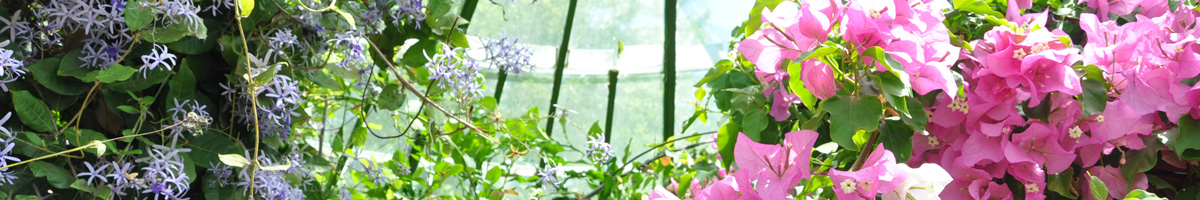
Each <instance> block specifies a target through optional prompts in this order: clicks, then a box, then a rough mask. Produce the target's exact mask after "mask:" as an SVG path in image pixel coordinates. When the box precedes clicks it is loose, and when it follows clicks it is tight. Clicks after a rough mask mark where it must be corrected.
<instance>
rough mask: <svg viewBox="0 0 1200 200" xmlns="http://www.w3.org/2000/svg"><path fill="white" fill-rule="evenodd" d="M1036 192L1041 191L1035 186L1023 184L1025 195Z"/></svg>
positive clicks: (1033, 184)
mask: <svg viewBox="0 0 1200 200" xmlns="http://www.w3.org/2000/svg"><path fill="white" fill-rule="evenodd" d="M1038 192H1041V189H1039V188H1038V185H1037V184H1035V183H1025V193H1038Z"/></svg>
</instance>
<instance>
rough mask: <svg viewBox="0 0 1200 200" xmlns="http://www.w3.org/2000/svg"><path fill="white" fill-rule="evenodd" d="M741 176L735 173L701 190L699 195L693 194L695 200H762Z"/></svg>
mask: <svg viewBox="0 0 1200 200" xmlns="http://www.w3.org/2000/svg"><path fill="white" fill-rule="evenodd" d="M744 176H746V175H744V174H741V171H739V172H737V173H734V175H733V176H728V177H725V179H721V181H717V182H716V183H713V184H712V185H710V186H708V187H705V188H704V189H703V190H699V193H695V192H693V193H692V197H694V198H695V200H728V199H734V200H761V199H763V198H762V197H759V196H758V193H756V192H755V191H754V188H751V187H750V181H748V180H746V178H745V177H744Z"/></svg>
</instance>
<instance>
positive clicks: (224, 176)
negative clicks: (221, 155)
mask: <svg viewBox="0 0 1200 200" xmlns="http://www.w3.org/2000/svg"><path fill="white" fill-rule="evenodd" d="M208 165H209V167H208V173H210V174H212V175H213V176H216V177H217V180H216V181H214V182H212V184H214V185H222V186H223V185H228V184H229V179H230V177H232V176H233V170H232V169H230V168H229V166H225V165H221V164H216V163H208Z"/></svg>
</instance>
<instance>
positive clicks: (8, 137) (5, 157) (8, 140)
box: [0, 112, 21, 185]
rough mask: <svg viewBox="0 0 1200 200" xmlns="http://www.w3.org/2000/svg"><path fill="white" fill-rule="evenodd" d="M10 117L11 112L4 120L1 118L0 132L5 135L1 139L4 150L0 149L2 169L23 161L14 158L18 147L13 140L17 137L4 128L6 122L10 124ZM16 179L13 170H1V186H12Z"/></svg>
mask: <svg viewBox="0 0 1200 200" xmlns="http://www.w3.org/2000/svg"><path fill="white" fill-rule="evenodd" d="M9 117H12V113H11V112H10V113H7V114H4V118H0V132H3V133H4V138H3V139H0V148H3V149H0V167H5V166H8V165H9V164H13V163H17V162H21V159H18V158H17V157H12V150H13V146H15V145H16V144H14V143H13V139H14V138H16V137H14V136H13V135H12V132H9V131H8V128H4V126H3V125H4V123H5V122H8V119H9ZM16 179H17V176H16V175H15V174H13V172H12V170H9V169H8V168H4V169H0V185H3V184H9V185H12V184H13V180H16Z"/></svg>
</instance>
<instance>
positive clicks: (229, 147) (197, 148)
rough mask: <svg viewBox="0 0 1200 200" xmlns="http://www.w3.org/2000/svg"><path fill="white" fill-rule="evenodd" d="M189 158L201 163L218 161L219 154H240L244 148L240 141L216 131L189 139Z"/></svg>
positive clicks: (206, 163)
mask: <svg viewBox="0 0 1200 200" xmlns="http://www.w3.org/2000/svg"><path fill="white" fill-rule="evenodd" d="M190 141H191V142H190V144H191V146H189V147H190V148H191V149H192V152H191V153H190V154H191V158H192V159H194V160H195V161H196V163H199V164H201V165H205V166H206V165H208V164H209V163H220V162H221V160H220V156H219V155H221V154H241V153H243V152H245V148H243V147H242V145H241V143H240V142H238V141H236V140H233V139H231V138H229V137H226V136H225V135H221V134H216V133H211V132H210V133H207V134H200V136H196V138H193V139H191V140H190Z"/></svg>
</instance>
